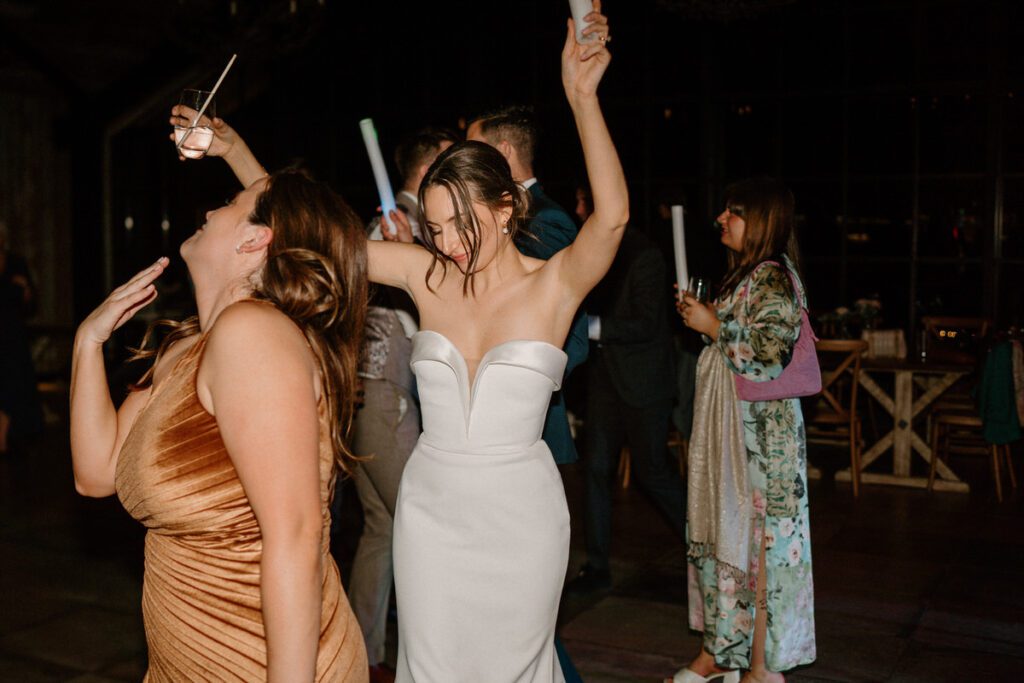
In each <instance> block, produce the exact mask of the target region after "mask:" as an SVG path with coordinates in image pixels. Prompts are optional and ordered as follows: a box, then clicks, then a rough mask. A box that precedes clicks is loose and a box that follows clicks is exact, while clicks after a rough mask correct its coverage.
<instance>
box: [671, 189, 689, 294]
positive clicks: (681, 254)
mask: <svg viewBox="0 0 1024 683" xmlns="http://www.w3.org/2000/svg"><path fill="white" fill-rule="evenodd" d="M672 244H673V245H674V246H675V254H676V282H677V283H678V284H679V298H680V299H682V298H683V292H684V291H686V289H688V288H689V286H690V277H689V273H688V272H687V269H686V232H685V230H684V226H683V207H682V205H681V204H675V205H673V206H672Z"/></svg>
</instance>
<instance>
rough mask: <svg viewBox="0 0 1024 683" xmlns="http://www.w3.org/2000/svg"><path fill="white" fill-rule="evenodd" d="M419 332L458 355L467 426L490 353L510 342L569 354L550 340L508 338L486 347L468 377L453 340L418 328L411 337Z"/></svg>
mask: <svg viewBox="0 0 1024 683" xmlns="http://www.w3.org/2000/svg"><path fill="white" fill-rule="evenodd" d="M421 334H432V335H434V336H435V337H438V338H440V339H441V340H442V341H443V342H444V343H445V344H447V345H448V346H449V347H450V348H451V350H452V351H454V352H455V356H456V357H458V359H459V362H460V363H461V365H462V368H461V370H462V373H463V379H464V383H465V384H464V386H463V381H460V382H459V385H460V389H461V391H462V392H463V408H464V410H465V412H466V425H467V427H468V425H469V421H470V416H471V415H472V413H473V403H474V401H475V399H476V396H477V385H478V384H479V382H480V377H481V376H482V375H483V374H484V373H483V371H484V370H486V369H487V367H488V365H489V364H488V363H487V359H488V357H489V356H490V355H491V354H492V353H494V352H496V351H498V350H499V349H501V348H504V347H506V346H509V345H510V344H515V343H527V344H540V345H541V346H546V347H548V348H549V349H553V350H554V351H557V352H558V353H560V354H562V356H563V357H565V359H566V360H568V358H569V355H568V354H567V353H566V352H565V351H564V350H563V349H560V348H558V347H557V346H555V345H554V344H552V343H551V342H547V341H543V340H541V339H509V340H507V341H503V342H501V343H500V344H495V345H494V346H492V347H491V348H489V349H487V352H486V353H484V355H483V356H481V357H480V360H479V362H477V365H476V372H474V373H473V377H472V378H470V376H469V363H467V362H466V357H465V356H463V355H462V351H460V350H459V347H458V346H456V345H455V342H453V341H452V340H451V339H449V338H448V337H446V336H445V335H443V334H441V333H440V332H437V331H435V330H419V331H418V332H416V334H414V335H413V337H414V338H415V337H417V336H419V335H421ZM452 370H453V371H455V374H456V377H457V376H458V375H459V370H457V369H456V368H455V367H454V366H452ZM556 384H557V382H556Z"/></svg>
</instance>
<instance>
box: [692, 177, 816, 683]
mask: <svg viewBox="0 0 1024 683" xmlns="http://www.w3.org/2000/svg"><path fill="white" fill-rule="evenodd" d="M727 194H728V201H727V202H726V209H725V211H723V212H722V214H721V215H720V216H719V217H718V223H719V224H720V225H721V228H722V243H723V244H725V246H726V247H728V248H729V250H730V253H729V266H730V267H729V274H728V275H727V277H726V278H725V281H724V283H723V285H722V288H721V292H720V295H719V297H718V299H717V300H716V301H715V302H714V303H713V304H704V303H701V302H698V301H697V300H695V299H694V298H693V297H691V296H686V297H685V298H684V299H683V301H682V302H680V304H679V306H678V308H679V312H680V315H681V316H682V318H683V321H684V322H685V323H686V325H687V326H688V327H690V328H692V329H694V330H696V331H698V332H700V333H702V334H703V335H705V337H706V339H707V340H708V341H709V345H708V346H707V348H706V349H705V350H704V352H703V354H702V356H701V361H700V363H699V366H698V377H697V398H696V401H695V407H694V436H693V439H692V441H691V445H690V477H689V483H688V486H689V495H690V498H689V501H688V506H689V507H688V512H687V541H688V546H689V549H688V555H689V558H688V559H689V562H688V578H689V606H690V627H691V628H694V629H696V630H699V631H703V632H704V643H703V648H702V650H701V652H700V654H699V655H698V656H697V657H696V658H695V659H694V660H693V661H692V662H691V663H690V664H689V665H688V666H687V667H686V668H684V669H681V670H680V671H679V672H678V673H677V674H676V675H675V677H674V678H673V679H672V680H673V681H674V682H675V683H700V682H701V681H708V680H720V681H722V682H723V683H735V681H738V680H739V670H740V669H748V670H749V673H747V675H746V676H744V678H743V682H744V683H762V682H772V683H777V682H779V681H783V680H784V678H783V676H782V674H781V673H779V672H782V671H787V670H789V669H792V668H793V667H796V666H800V665H804V664H809V663H811V662H812V661H814V658H815V641H814V583H813V579H812V575H811V542H810V528H809V525H808V507H807V485H806V484H807V450H806V441H805V436H804V421H803V415H802V414H801V411H800V401H799V399H796V398H789V399H781V400H772V401H753V402H749V401H743V400H740V399H738V398H737V397H736V389H735V383H734V375H740V376H742V377H744V378H746V379H749V380H752V381H755V382H759V381H769V380H772V379H775V378H777V377H778V376H779V375H780V374H781V373H782V370H783V368H784V367H785V366H786V365H787V364H788V363H789V361H790V359H791V357H792V354H793V349H794V346H795V344H796V341H797V338H798V337H799V335H800V328H801V310H802V309H803V308H804V307H806V305H807V302H806V295H805V292H804V290H803V286H802V284H801V282H800V279H799V276H798V274H797V268H796V263H797V262H798V258H797V248H796V246H797V245H796V239H795V235H794V232H793V227H792V222H793V195H792V194H791V193H790V192H789V190H787V189H786V188H785V187H784V186H783V185H782V184H781V183H778V182H777V181H773V180H768V179H765V180H747V181H743V182H740V183H737V184H735V185H733V186H732V187H730V188H729V190H728V193H727Z"/></svg>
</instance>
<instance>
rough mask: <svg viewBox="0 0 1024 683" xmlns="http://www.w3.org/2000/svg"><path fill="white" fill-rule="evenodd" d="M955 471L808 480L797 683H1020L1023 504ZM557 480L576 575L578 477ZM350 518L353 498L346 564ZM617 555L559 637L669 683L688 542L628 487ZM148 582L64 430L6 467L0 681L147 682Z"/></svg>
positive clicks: (613, 664)
mask: <svg viewBox="0 0 1024 683" xmlns="http://www.w3.org/2000/svg"><path fill="white" fill-rule="evenodd" d="M812 460H815V461H816V462H820V461H824V465H823V466H824V467H825V469H828V468H829V465H830V464H831V465H835V466H838V464H839V462H840V460H841V458H837V457H836V456H833V455H832V454H831V453H827V452H826V453H812ZM830 461H831V462H830ZM962 469H963V470H964V473H965V475H966V477H967V479H968V481H969V482H971V483H972V485H973V488H974V492H973V493H972V494H970V495H963V494H954V493H941V494H939V493H937V494H933V495H929V494H927V493H926V492H924V491H918V490H909V489H896V488H889V487H881V486H864V488H863V492H862V495H861V498H860V500H858V501H856V502H855V501H854V500H853V498H852V495H851V493H850V489H849V486H848V485H847V484H842V483H839V484H833V483H832V482H831V480H830V478H828V477H826V478H825V479H824V480H823V481H820V482H813V483H812V485H811V492H810V493H811V526H812V533H813V539H814V576H815V583H816V586H815V588H816V590H815V594H816V603H817V610H816V615H817V635H818V661H817V663H815V664H814V665H813V666H810V667H806V668H804V669H801V670H798V671H795V672H793V673H792V674H791V675H790V676H789V678H788V680H790V681H793V682H800V681H901V682H910V681H921V682H925V681H927V682H929V683H931V682H934V681H984V680H1020V679H1021V677H1022V674H1021V671H1022V670H1024V616H1022V615H1024V590H1021V592H1019V593H1018V588H1021V586H1024V504H1022V497H1021V496H1017V495H1014V496H1012V497H1010V498H1009V499H1008V500H1007V502H1006V503H1004V504H1002V505H998V504H996V502H995V496H994V494H993V493H992V491H991V482H990V480H989V478H988V476H987V474H986V469H985V465H984V463H983V462H982V461H980V460H978V461H975V462H973V463H972V462H964V463H963V466H962ZM564 474H565V477H566V483H567V489H568V492H569V498H570V505H571V507H572V509H573V511H574V512H575V513H576V514H575V516H574V519H573V534H574V536H573V553H572V568H573V569H575V568H576V567H577V566H578V565H579V563H581V562H582V560H583V551H582V519H581V517H580V514H579V511H580V510H581V503H582V495H581V494H582V476H581V475H582V472H581V470H580V469H579V468H578V466H576V467H572V468H568V469H567V470H566V471H565V473H564ZM357 505H358V504H357V503H356V501H355V496H354V493H352V492H351V489H348V495H347V499H346V500H345V505H344V509H345V517H346V528H347V530H348V531H347V533H346V534H345V538H346V540H345V542H343V543H342V544H340V549H339V554H340V555H341V557H342V559H343V561H344V560H345V559H346V558H349V557H351V551H352V548H353V546H354V538H353V537H354V535H355V534H356V533H357V530H358V524H359V519H358V516H359V515H358V507H357ZM613 555H614V560H613V563H614V564H613V571H614V580H615V583H614V586H613V587H612V589H611V590H610V591H607V592H604V593H601V594H595V595H591V596H586V597H579V598H577V597H571V598H567V599H566V600H565V602H564V604H563V609H562V614H561V619H560V623H561V627H560V633H561V635H562V638H563V640H564V642H565V644H566V647H567V649H568V650H569V652H570V653H571V654H572V656H573V658H574V659H575V661H576V663H577V665H578V666H579V668H580V670H581V672H582V673H583V677H584V680H586V681H588V683H612V682H625V681H656V680H659V677H660V676H663V675H665V674H667V673H669V672H672V671H674V670H675V669H676V668H677V667H679V666H680V665H682V664H683V663H684V662H685V660H686V658H687V657H688V656H689V655H691V654H692V653H694V652H695V651H696V649H697V647H698V645H699V638H698V637H697V636H696V635H694V634H692V633H689V632H688V631H687V628H686V586H685V566H686V565H685V553H684V550H683V545H682V542H681V541H680V540H679V539H677V538H674V537H673V536H672V534H671V532H670V531H669V529H668V526H667V525H666V524H665V523H664V522H663V521H662V520H661V519H660V518H659V517H658V516H657V514H656V513H655V512H654V511H653V509H652V508H651V506H650V505H649V504H648V502H647V501H646V500H645V499H644V497H643V495H642V493H641V492H640V491H638V490H637V489H636V487H635V485H634V486H633V487H631V488H630V489H628V490H621V489H619V490H618V491H617V493H616V500H615V509H614V537H613ZM141 579H142V531H141V529H140V528H139V526H138V525H137V524H136V523H135V522H134V521H132V520H131V519H129V518H128V516H127V515H126V514H125V513H124V511H123V510H122V509H121V508H120V506H119V505H118V503H117V501H116V499H112V498H111V499H106V500H98V501H97V500H88V499H84V498H81V497H79V496H77V495H76V494H75V492H74V488H73V485H72V480H71V468H70V463H69V456H68V448H67V439H66V434H65V433H63V432H62V431H61V430H60V429H59V428H54V429H53V431H52V432H51V433H49V434H48V435H47V436H46V437H45V438H44V439H43V440H42V441H41V442H40V443H39V444H37V445H36V446H35V447H34V448H33V449H32V450H31V451H30V452H23V453H22V454H21V455H20V456H18V457H8V458H6V459H3V460H0V681H12V682H14V681H16V682H17V683H34V682H36V681H76V682H78V683H102V682H106V681H138V680H140V679H141V677H142V673H143V672H144V669H145V640H144V637H143V634H142V619H141V615H140V610H139V594H140V589H141ZM393 633H394V628H393V625H392V634H393ZM392 641H393V637H392ZM392 646H393V643H392ZM391 651H392V653H393V647H392V648H391ZM392 656H393V654H392ZM481 683H485V682H481Z"/></svg>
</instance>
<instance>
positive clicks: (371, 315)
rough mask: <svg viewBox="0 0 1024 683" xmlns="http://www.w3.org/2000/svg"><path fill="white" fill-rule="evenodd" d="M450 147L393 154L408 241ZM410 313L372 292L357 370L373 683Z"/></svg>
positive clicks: (358, 567)
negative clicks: (422, 193) (428, 177)
mask: <svg viewBox="0 0 1024 683" xmlns="http://www.w3.org/2000/svg"><path fill="white" fill-rule="evenodd" d="M453 142H455V136H454V135H453V134H451V133H448V132H447V131H444V130H436V129H424V130H422V131H420V132H418V133H416V134H415V135H413V136H412V137H411V138H409V139H407V140H405V141H403V142H402V144H400V145H399V146H398V149H397V150H396V152H395V163H396V165H397V166H398V170H399V172H400V173H401V175H402V178H403V179H404V184H403V186H402V189H401V191H399V192H398V194H397V195H396V196H395V202H396V204H398V210H399V211H402V212H403V213H405V214H406V215H407V218H408V219H409V224H410V227H411V228H412V233H411V234H410V235H409V236H408V237H409V239H410V241H411V240H412V239H414V238H419V237H420V235H419V234H418V233H419V227H418V225H417V222H416V212H417V206H418V200H417V192H418V191H419V186H420V181H421V180H423V176H424V175H425V174H426V172H427V169H428V168H429V167H430V164H432V163H433V161H434V159H436V158H437V155H438V154H440V153H441V152H442V151H444V150H445V149H447V148H448V147H450V146H451V145H452V143H453ZM382 228H383V226H382V225H381V224H380V221H379V220H377V219H375V220H374V222H372V223H371V225H370V239H382V237H383V234H382ZM383 229H385V230H386V228H383ZM389 236H390V235H389ZM415 310H416V309H415V307H414V306H413V304H412V301H411V300H409V297H408V295H407V294H405V293H404V292H402V291H399V290H396V289H394V288H391V287H378V288H377V289H376V291H375V292H374V295H373V298H372V299H371V301H370V306H369V308H368V309H367V314H366V340H365V343H364V345H363V349H362V356H361V358H360V365H359V376H360V377H361V378H362V381H363V392H364V399H363V401H364V402H363V407H362V408H361V409H360V410H359V412H358V413H357V414H356V419H355V425H354V429H353V444H352V445H353V449H354V451H355V453H356V454H357V455H360V456H368V457H367V460H365V461H364V462H362V463H360V468H359V472H358V473H357V475H356V478H355V486H356V492H357V493H358V495H359V502H360V503H361V504H362V506H363V517H364V524H363V534H362V536H360V538H359V545H358V547H357V548H356V554H355V558H354V559H353V562H352V576H351V579H350V580H349V591H348V594H349V601H350V602H351V603H352V611H353V612H354V613H355V615H356V619H357V620H358V621H359V625H360V627H361V628H362V630H363V638H364V640H365V641H366V650H367V655H368V657H369V662H370V678H371V681H374V682H377V681H393V680H394V674H393V673H391V672H389V671H388V670H386V669H385V668H384V666H383V661H384V645H385V638H386V627H387V614H388V603H389V602H390V599H391V581H392V560H391V536H392V527H393V526H394V514H395V503H396V501H397V499H398V484H399V482H400V481H401V479H402V471H403V470H404V469H405V463H406V462H407V461H408V459H409V455H410V454H411V453H412V449H413V447H414V446H415V445H416V440H417V439H418V438H419V435H420V418H419V408H418V407H417V404H416V399H415V389H414V379H413V374H412V371H411V369H410V368H409V357H410V354H411V352H412V343H411V341H410V339H409V338H410V337H411V336H412V334H413V333H414V332H415V331H416V322H415Z"/></svg>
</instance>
